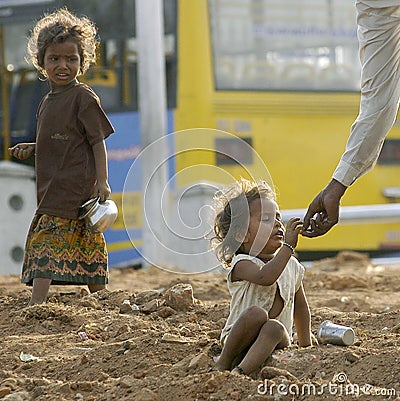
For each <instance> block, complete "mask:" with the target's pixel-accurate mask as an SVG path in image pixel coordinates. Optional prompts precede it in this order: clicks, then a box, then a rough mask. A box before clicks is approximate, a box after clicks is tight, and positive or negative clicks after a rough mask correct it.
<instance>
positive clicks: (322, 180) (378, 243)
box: [174, 0, 400, 259]
mask: <svg viewBox="0 0 400 401" xmlns="http://www.w3.org/2000/svg"><path fill="white" fill-rule="evenodd" d="M178 39H179V40H178V55H179V58H178V72H179V74H178V88H177V108H176V110H175V118H174V121H175V129H176V130H177V131H179V130H184V129H189V128H193V127H211V128H215V129H220V130H223V131H228V132H230V133H232V134H235V135H237V136H238V137H240V138H243V139H245V140H246V141H247V142H248V143H250V144H251V145H252V147H253V148H254V150H255V151H256V152H257V153H258V154H259V155H260V156H261V158H262V159H263V160H264V162H265V164H266V166H267V167H268V170H269V172H270V174H271V176H272V179H273V183H274V185H275V187H276V190H277V192H278V199H279V203H280V207H281V209H301V208H306V207H308V204H309V202H310V201H311V200H312V198H313V197H314V196H315V195H316V194H317V193H318V192H319V191H320V190H321V188H323V186H324V185H326V183H327V182H328V180H329V179H330V177H331V175H332V173H333V171H334V169H335V167H336V164H337V162H338V161H339V158H340V155H341V154H342V152H343V151H344V148H345V145H346V141H347V138H348V135H349V130H350V126H351V124H352V123H353V121H354V119H355V117H356V116H357V113H358V106H359V89H360V88H359V74H360V66H359V60H358V42H357V36H356V20H355V5H354V2H349V1H347V0H333V1H332V0H326V1H321V0H302V1H296V2H293V1H290V0H210V1H205V0H204V1H203V0H195V1H180V2H179V13H178ZM399 124H400V123H399V122H398V121H397V122H396V124H395V126H394V128H393V129H392V130H391V132H390V133H389V135H388V138H387V140H386V143H385V145H384V148H383V150H382V153H381V156H380V158H379V161H378V164H377V165H376V167H375V168H374V170H373V171H371V172H370V173H368V174H367V175H365V176H364V177H362V178H361V179H359V180H358V182H357V183H356V184H355V185H354V186H353V187H351V188H350V189H349V190H348V191H347V193H346V195H345V197H344V199H343V201H342V205H347V206H351V205H369V204H385V203H390V202H397V201H399V199H398V198H397V196H398V195H397V193H399V189H400V188H399V187H400V129H399ZM217 138H218V134H216V141H217ZM191 140H192V141H193V146H196V145H198V146H201V143H202V138H201V137H200V136H198V137H196V136H194V135H193V136H192V139H191ZM176 146H177V149H179V143H178V144H177V145H176ZM215 146H216V147H217V143H215ZM227 146H229V145H228V144H227ZM193 157H194V158H195V159H196V160H197V163H202V162H204V163H207V164H208V163H215V164H216V165H218V160H217V157H214V160H212V158H210V156H209V155H207V154H205V153H202V154H201V152H200V153H199V154H198V155H197V156H195V155H193ZM237 157H238V158H239V159H240V155H237ZM192 163H193V160H189V159H188V158H187V157H185V156H184V155H183V156H179V155H178V156H177V161H176V169H177V171H179V170H183V169H184V168H185V167H188V166H190V165H191V164H192ZM243 164H246V160H244V161H243ZM221 167H223V168H224V169H227V170H228V171H230V172H231V173H232V175H233V176H235V175H236V174H237V172H236V171H235V168H236V167H235V166H229V164H228V165H224V166H221ZM261 178H262V177H261ZM178 179H179V176H178ZM201 179H204V177H202V176H201V172H199V173H198V176H197V177H196V176H193V175H190V176H187V175H186V176H182V180H187V181H190V180H201ZM182 180H181V181H180V182H178V185H182V186H184V185H187V184H189V182H182ZM390 189H392V190H394V191H391V190H390ZM299 217H303V216H299ZM344 249H352V250H359V251H368V252H369V253H370V254H379V253H381V252H385V251H390V252H396V251H398V250H399V249H400V224H399V223H385V224H367V223H365V224H358V225H338V226H336V227H335V228H334V229H333V230H331V231H330V232H329V234H327V235H325V236H324V237H321V238H317V239H306V238H301V239H300V241H299V246H298V250H299V253H300V255H301V256H302V257H303V259H304V258H306V259H307V258H310V257H312V254H313V253H317V254H318V255H321V254H324V253H325V254H330V253H332V252H336V251H338V250H344Z"/></svg>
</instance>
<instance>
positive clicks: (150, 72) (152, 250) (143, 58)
mask: <svg viewBox="0 0 400 401" xmlns="http://www.w3.org/2000/svg"><path fill="white" fill-rule="evenodd" d="M135 5H136V9H135V15H136V17H135V18H136V38H137V46H138V89H139V92H138V98H139V111H140V129H141V140H142V147H143V149H144V148H146V147H148V151H147V152H146V157H145V158H143V160H142V169H143V214H144V215H143V217H144V218H143V228H142V230H143V247H142V250H143V252H142V253H143V256H144V259H145V266H146V265H149V264H156V265H159V264H161V265H162V264H163V262H164V263H165V260H163V246H164V245H166V241H167V238H166V228H165V224H163V221H164V220H163V213H162V212H163V211H162V207H161V202H162V194H163V190H164V189H165V188H166V185H167V179H168V174H167V164H166V161H167V149H166V147H165V141H163V140H161V141H160V139H161V138H163V137H164V136H165V134H166V130H167V119H166V112H167V102H166V83H165V52H164V20H163V19H164V18H163V1H162V0H136V3H135ZM157 141H158V142H157ZM155 143H156V144H158V143H159V144H160V146H154V144H155ZM149 145H151V146H149Z"/></svg>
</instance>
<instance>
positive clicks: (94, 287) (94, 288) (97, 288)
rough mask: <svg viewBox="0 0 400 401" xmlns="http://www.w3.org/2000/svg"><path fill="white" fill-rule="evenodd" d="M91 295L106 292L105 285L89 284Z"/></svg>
mask: <svg viewBox="0 0 400 401" xmlns="http://www.w3.org/2000/svg"><path fill="white" fill-rule="evenodd" d="M88 288H89V291H90V293H93V292H97V291H101V290H104V289H105V288H106V285H105V284H88Z"/></svg>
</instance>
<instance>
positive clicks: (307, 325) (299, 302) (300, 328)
mask: <svg viewBox="0 0 400 401" xmlns="http://www.w3.org/2000/svg"><path fill="white" fill-rule="evenodd" d="M294 324H295V326H296V331H297V338H298V341H299V345H300V347H308V346H310V345H311V344H312V341H311V313H310V308H309V306H308V302H307V298H306V294H305V292H304V288H303V284H301V286H300V288H299V289H298V290H297V292H296V294H295V298H294Z"/></svg>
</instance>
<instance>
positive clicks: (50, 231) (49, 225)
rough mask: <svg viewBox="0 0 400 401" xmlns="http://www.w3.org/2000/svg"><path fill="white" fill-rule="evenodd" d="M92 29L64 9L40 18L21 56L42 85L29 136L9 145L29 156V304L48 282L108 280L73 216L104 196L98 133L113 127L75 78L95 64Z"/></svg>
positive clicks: (98, 251)
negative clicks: (32, 208) (32, 186)
mask: <svg viewBox="0 0 400 401" xmlns="http://www.w3.org/2000/svg"><path fill="white" fill-rule="evenodd" d="M96 45H97V41H96V28H95V26H94V24H93V23H92V22H91V21H90V20H89V19H88V18H86V17H82V18H79V17H77V16H75V15H73V14H71V13H70V12H69V11H68V10H66V9H60V10H58V11H56V12H54V13H52V14H48V15H46V16H44V17H43V18H42V19H41V20H39V21H38V22H37V24H36V25H35V27H34V28H33V31H32V34H31V37H30V40H29V42H28V54H29V58H30V60H31V61H32V63H33V65H34V66H35V67H36V68H37V70H38V71H39V72H40V73H41V74H42V75H43V76H45V77H46V78H47V79H48V80H49V83H50V92H49V93H48V94H47V95H46V96H45V97H44V98H43V99H42V101H41V103H40V105H39V108H38V112H37V126H36V142H35V143H20V144H17V145H16V146H14V147H12V148H10V149H9V153H10V155H11V156H14V157H16V158H18V159H26V158H28V157H30V156H32V155H34V154H35V165H36V183H37V210H36V213H35V216H34V218H33V221H32V223H31V227H30V229H29V232H28V237H27V241H26V249H25V258H24V264H23V269H22V282H23V283H26V284H27V285H32V286H33V288H32V297H31V300H30V305H33V304H36V303H41V302H44V301H45V300H46V299H47V294H48V290H49V287H50V284H76V285H79V284H87V285H88V287H89V290H90V291H91V292H94V291H98V290H101V289H103V288H105V286H106V284H107V280H108V271H107V265H108V261H107V250H106V244H105V240H104V236H103V234H101V233H92V232H91V231H90V230H89V229H88V228H87V227H86V226H85V223H84V222H83V220H79V219H78V214H79V208H80V206H81V205H82V204H83V203H85V202H86V201H87V200H88V199H90V198H92V197H94V196H99V197H100V200H101V201H104V200H106V199H107V198H108V197H109V196H110V193H111V190H110V186H109V184H108V169H107V154H106V148H105V143H104V139H105V138H107V137H108V136H109V135H110V134H111V133H113V132H114V130H113V127H112V125H111V123H110V122H109V120H108V118H107V117H106V115H105V113H104V111H103V109H102V108H101V105H100V101H99V98H98V97H97V96H96V94H95V93H94V92H93V91H92V90H91V89H90V88H89V87H88V86H86V85H84V84H82V83H80V82H78V80H77V77H78V75H80V74H83V73H85V72H86V71H87V69H88V68H89V66H90V65H91V64H92V63H94V62H95V57H96Z"/></svg>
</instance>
